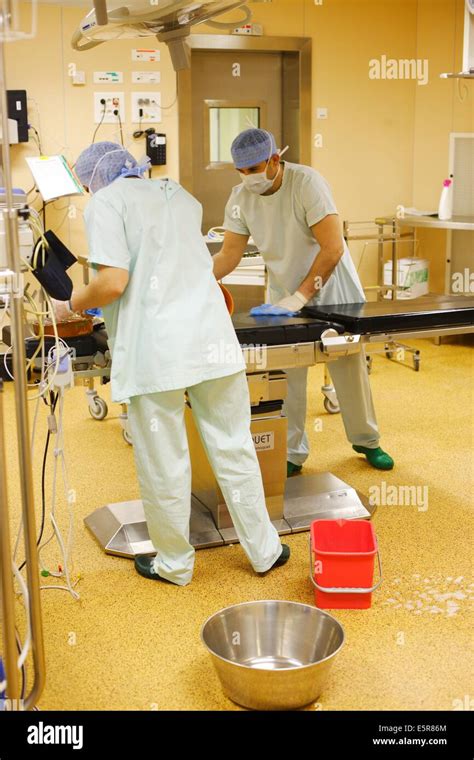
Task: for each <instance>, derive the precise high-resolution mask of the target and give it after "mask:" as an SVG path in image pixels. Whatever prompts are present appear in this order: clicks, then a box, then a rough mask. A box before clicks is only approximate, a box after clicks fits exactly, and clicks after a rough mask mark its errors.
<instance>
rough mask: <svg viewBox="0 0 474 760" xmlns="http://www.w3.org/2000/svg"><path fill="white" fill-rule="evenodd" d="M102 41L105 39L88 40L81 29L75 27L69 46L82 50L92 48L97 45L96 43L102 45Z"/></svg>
mask: <svg viewBox="0 0 474 760" xmlns="http://www.w3.org/2000/svg"><path fill="white" fill-rule="evenodd" d="M103 42H105V40H88V39H87V38H86V37H84V35H83V34H82V32H81V30H80V29H77V30H76V31H75V32H74V34H73V35H72V39H71V46H72V48H73V50H78V51H79V52H82V51H83V50H91V49H92V48H95V47H97V45H102V43H103Z"/></svg>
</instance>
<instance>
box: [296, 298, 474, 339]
mask: <svg viewBox="0 0 474 760" xmlns="http://www.w3.org/2000/svg"><path fill="white" fill-rule="evenodd" d="M302 313H303V314H305V316H308V317H309V316H312V317H315V318H317V319H323V320H330V321H333V322H336V323H338V324H339V325H342V326H343V327H344V329H345V330H346V331H347V332H350V333H353V334H366V333H384V332H393V331H397V330H399V331H409V330H412V329H429V328H438V327H452V326H455V325H461V326H465V325H466V326H468V325H472V324H474V298H473V297H472V296H461V295H460V296H441V295H439V296H438V295H432V296H424V297H422V298H414V299H410V300H408V299H405V300H398V301H391V300H390V301H371V302H370V303H353V304H343V305H340V306H337V305H336V306H332V305H329V306H311V307H306V308H305V309H303V312H302Z"/></svg>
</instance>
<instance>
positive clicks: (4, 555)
mask: <svg viewBox="0 0 474 760" xmlns="http://www.w3.org/2000/svg"><path fill="white" fill-rule="evenodd" d="M33 2H35V0H33ZM12 19H13V20H14V9H13V8H12V4H11V0H2V2H1V6H0V112H1V125H2V135H3V139H2V161H3V177H4V180H3V181H4V186H5V197H6V208H4V209H3V210H2V213H3V224H4V230H5V235H6V236H5V245H6V252H7V262H8V268H9V270H10V271H9V272H8V275H9V277H7V282H8V280H9V281H10V283H11V289H10V293H11V296H10V304H11V327H12V345H13V375H14V377H15V383H14V385H15V409H16V427H17V438H18V463H19V471H20V478H21V483H20V485H21V504H22V518H23V530H24V543H25V557H26V570H27V587H28V607H29V614H30V620H31V648H32V656H33V667H34V681H33V684H32V687H31V691H30V692H29V694H28V695H27V696H26V698H25V700H24V702H23V704H22V705H20V704H19V698H20V692H19V670H18V651H17V645H16V637H15V609H14V608H15V592H14V585H13V572H12V554H11V543H10V526H9V520H8V498H7V497H8V494H7V472H6V463H5V438H4V426H3V404H2V402H3V398H2V396H3V390H2V389H1V388H0V595H1V605H2V606H1V617H2V620H1V622H2V631H3V645H4V648H5V651H4V658H5V671H6V679H7V689H6V696H7V700H8V701H7V705H9V706H11V707H10V709H25V710H29V709H31V708H33V707H34V706H35V704H36V702H37V701H38V699H39V698H40V696H41V693H42V691H43V688H44V683H45V677H46V673H45V658H44V641H43V628H42V619H41V601H40V587H39V586H40V583H39V574H38V553H37V547H36V535H37V534H36V519H35V505H34V497H33V474H32V468H31V450H30V431H29V421H28V400H27V384H26V371H25V366H26V357H25V336H24V326H23V290H22V287H21V282H22V274H21V264H20V256H19V250H18V226H17V211H16V209H15V208H14V207H13V193H12V180H11V164H10V146H9V143H8V135H9V130H8V108H7V93H6V80H5V42H7V41H8V40H11V39H14V32H12ZM0 274H1V273H0Z"/></svg>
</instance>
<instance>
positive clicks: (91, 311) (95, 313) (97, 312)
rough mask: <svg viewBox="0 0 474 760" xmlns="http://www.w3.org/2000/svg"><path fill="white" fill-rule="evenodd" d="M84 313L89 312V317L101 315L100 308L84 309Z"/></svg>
mask: <svg viewBox="0 0 474 760" xmlns="http://www.w3.org/2000/svg"><path fill="white" fill-rule="evenodd" d="M86 314H90V315H91V317H103V316H104V315H103V313H102V309H86Z"/></svg>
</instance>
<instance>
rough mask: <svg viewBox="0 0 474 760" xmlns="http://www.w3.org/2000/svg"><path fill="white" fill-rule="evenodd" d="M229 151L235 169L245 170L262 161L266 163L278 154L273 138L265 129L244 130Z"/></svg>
mask: <svg viewBox="0 0 474 760" xmlns="http://www.w3.org/2000/svg"><path fill="white" fill-rule="evenodd" d="M230 151H231V153H232V158H233V161H234V164H235V167H236V169H247V168H248V167H249V166H256V165H257V164H259V163H261V162H262V161H268V159H269V158H271V156H273V155H275V153H278V150H277V147H276V142H275V138H274V137H273V135H272V133H271V132H267V131H266V130H265V129H256V128H253V129H246V130H245V132H241V133H240V135H237V137H236V138H235V140H234V142H233V143H232V145H231V148H230Z"/></svg>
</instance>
